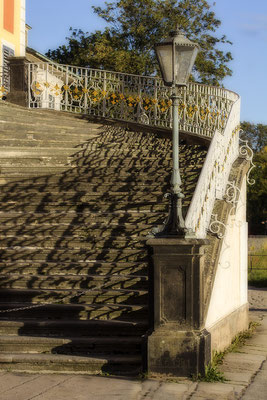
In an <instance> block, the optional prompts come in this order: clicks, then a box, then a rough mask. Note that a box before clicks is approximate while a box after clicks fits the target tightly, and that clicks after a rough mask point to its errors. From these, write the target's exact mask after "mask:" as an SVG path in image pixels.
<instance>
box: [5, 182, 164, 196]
mask: <svg viewBox="0 0 267 400" xmlns="http://www.w3.org/2000/svg"><path fill="white" fill-rule="evenodd" d="M21 191H23V193H24V194H25V195H26V194H27V193H31V194H32V195H35V194H43V195H45V194H46V193H49V194H50V193H51V194H52V195H56V194H57V195H60V194H61V195H62V196H64V195H65V193H67V194H68V195H71V194H72V195H75V194H77V195H79V194H87V193H106V192H117V193H127V192H128V193H132V192H134V193H135V192H136V191H138V192H141V193H152V192H153V193H154V192H158V193H166V192H168V191H170V184H169V183H163V182H150V183H149V182H148V183H146V182H145V181H140V182H139V183H138V185H137V184H136V182H130V181H129V182H124V183H121V182H119V183H118V182H103V183H100V182H99V183H91V182H90V181H89V182H66V183H65V182H64V181H63V182H60V179H59V180H58V182H54V183H53V182H52V183H49V181H48V182H47V183H46V182H45V181H44V182H43V183H42V182H40V183H38V181H37V182H35V181H33V182H32V181H28V180H23V181H21V182H11V183H7V184H4V185H2V186H1V192H0V193H1V195H4V194H5V193H7V194H9V195H11V196H12V194H13V193H19V192H21ZM20 195H21V193H20Z"/></svg>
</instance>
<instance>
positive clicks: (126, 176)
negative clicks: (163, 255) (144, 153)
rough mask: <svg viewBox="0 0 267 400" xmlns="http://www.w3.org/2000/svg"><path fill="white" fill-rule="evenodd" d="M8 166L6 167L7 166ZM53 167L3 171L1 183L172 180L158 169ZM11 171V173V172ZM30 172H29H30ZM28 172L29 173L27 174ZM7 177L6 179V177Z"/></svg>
mask: <svg viewBox="0 0 267 400" xmlns="http://www.w3.org/2000/svg"><path fill="white" fill-rule="evenodd" d="M5 168H6V167H5ZM58 168H59V169H58V170H57V167H53V168H52V169H51V173H50V172H49V169H48V167H47V169H45V167H40V168H39V171H38V168H37V170H36V173H34V172H33V171H32V174H30V172H31V171H30V168H28V170H27V171H25V172H21V173H19V172H18V171H17V173H16V171H15V170H14V169H13V171H11V172H10V171H6V173H5V174H4V173H1V175H0V178H2V179H1V184H2V185H3V184H18V185H24V183H25V184H26V185H29V184H32V185H34V184H35V183H37V184H45V185H51V184H57V185H59V187H62V188H66V187H68V186H69V187H70V186H71V185H74V187H75V185H76V186H77V185H79V184H88V183H91V184H94V185H102V184H111V183H114V184H118V182H120V184H121V185H122V186H123V185H125V184H128V183H131V184H132V185H139V184H140V183H141V184H142V183H143V184H146V185H150V184H157V183H158V182H161V183H162V184H164V183H165V184H169V182H170V176H171V174H170V171H168V172H167V174H166V175H165V173H164V175H163V174H162V173H159V174H158V173H157V171H151V172H149V173H142V172H141V171H137V172H135V171H132V173H131V171H130V169H129V168H128V171H127V172H124V171H122V170H119V169H117V170H116V171H110V170H109V168H100V169H97V168H93V169H94V172H92V171H91V172H90V170H89V169H88V171H84V172H82V171H80V170H79V169H77V168H76V169H75V170H74V167H71V169H70V167H68V166H66V168H63V167H62V166H59V167H58ZM9 172H10V173H9ZM28 173H29V174H28ZM27 174H28V175H27ZM3 178H5V181H4V179H3Z"/></svg>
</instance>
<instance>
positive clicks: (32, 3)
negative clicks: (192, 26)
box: [26, 0, 267, 124]
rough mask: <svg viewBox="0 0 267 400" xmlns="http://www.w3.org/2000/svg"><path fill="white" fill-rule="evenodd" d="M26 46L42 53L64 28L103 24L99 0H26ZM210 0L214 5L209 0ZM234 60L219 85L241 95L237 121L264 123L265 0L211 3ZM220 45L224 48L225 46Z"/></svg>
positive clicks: (266, 70)
mask: <svg viewBox="0 0 267 400" xmlns="http://www.w3.org/2000/svg"><path fill="white" fill-rule="evenodd" d="M26 3H27V5H26V20H27V23H28V24H29V25H30V26H31V27H32V30H31V31H30V32H29V46H30V47H33V48H35V49H36V50H38V51H40V52H42V53H45V52H46V51H47V50H48V49H49V48H50V49H54V48H57V47H58V46H59V45H61V44H64V43H65V38H66V37H67V36H68V35H69V27H70V26H72V27H73V28H81V29H82V30H84V31H87V32H92V31H94V30H96V29H102V28H104V26H105V24H104V22H103V21H102V20H101V19H100V18H98V17H97V16H96V15H95V14H94V13H93V12H92V9H91V6H92V5H95V6H101V5H103V4H104V3H105V1H104V0H76V1H74V0H45V1H43V0H42V1H41V0H26ZM210 4H213V2H212V1H210ZM212 8H213V9H214V11H215V14H216V16H217V17H218V18H219V19H220V20H221V22H222V25H221V27H220V29H219V30H218V31H217V34H218V35H219V34H226V36H227V37H228V39H229V40H231V41H232V42H233V45H232V46H229V50H230V51H231V52H232V54H233V57H234V60H233V61H232V62H231V65H230V67H231V69H232V70H233V76H232V77H229V78H227V79H225V81H224V86H225V87H226V88H227V89H230V90H233V91H235V92H237V93H238V94H239V95H240V96H241V102H242V103H241V104H242V106H241V120H242V121H245V120H246V121H251V122H254V123H263V124H267V0H254V1H251V0H217V1H216V4H215V6H213V7H212ZM225 49H227V47H226V46H225Z"/></svg>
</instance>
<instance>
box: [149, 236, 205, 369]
mask: <svg viewBox="0 0 267 400" xmlns="http://www.w3.org/2000/svg"><path fill="white" fill-rule="evenodd" d="M147 244H148V245H149V246H151V247H152V248H153V254H154V255H153V259H154V272H153V275H154V276H153V282H151V285H153V286H154V287H153V293H154V302H153V303H154V304H153V310H154V331H153V333H152V334H151V335H150V336H148V360H147V365H148V372H155V373H163V374H172V375H179V376H189V375H191V374H198V373H201V374H203V373H204V372H205V365H207V364H208V363H209V362H210V358H211V348H210V334H209V332H207V330H205V329H204V328H203V313H204V304H203V303H204V302H203V269H204V250H205V246H206V245H207V244H208V240H203V239H177V238H175V239H173V238H171V239H170V238H160V239H159V238H156V239H149V240H148V242H147Z"/></svg>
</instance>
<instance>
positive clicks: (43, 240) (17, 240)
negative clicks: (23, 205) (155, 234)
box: [0, 230, 147, 251]
mask: <svg viewBox="0 0 267 400" xmlns="http://www.w3.org/2000/svg"><path fill="white" fill-rule="evenodd" d="M30 233H31V232H30ZM98 234H99V232H95V234H92V235H91V236H89V235H90V234H88V235H87V236H86V235H83V236H82V235H81V236H76V237H73V236H72V235H71V234H70V235H67V236H66V235H62V236H55V237H53V236H51V235H49V231H48V232H47V233H46V235H43V237H40V236H38V234H37V233H36V235H35V234H34V230H33V232H32V234H29V235H24V234H22V233H21V234H20V235H19V236H17V235H15V236H14V235H12V236H11V235H6V236H3V235H1V236H0V249H1V248H5V247H16V246H26V247H34V246H38V247H42V248H43V249H51V248H54V247H56V248H58V249H60V248H64V249H66V250H67V249H87V250H89V249H91V250H99V249H105V248H107V247H112V248H113V249H121V250H123V249H126V248H128V249H136V250H139V249H144V251H145V250H146V240H147V238H146V236H135V237H131V236H129V235H125V236H124V237H117V236H110V235H108V236H106V237H104V238H103V237H101V236H100V237H99V236H98Z"/></svg>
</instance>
